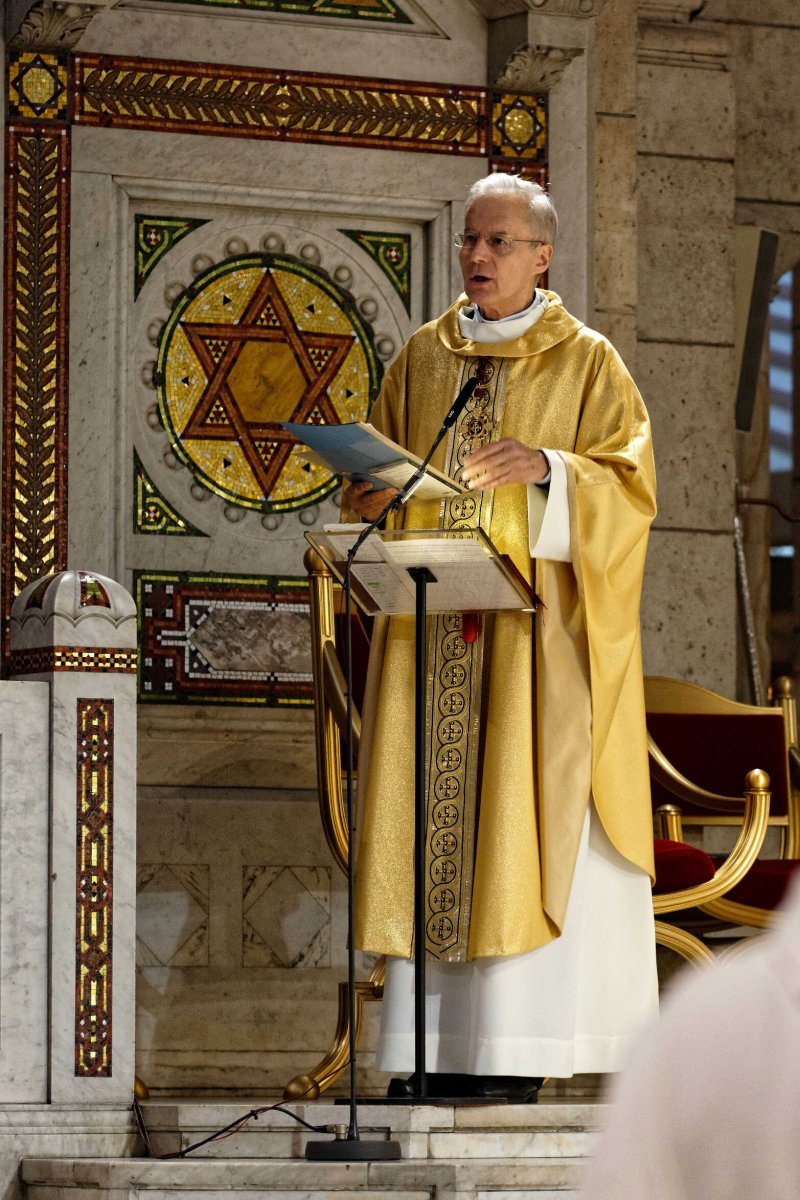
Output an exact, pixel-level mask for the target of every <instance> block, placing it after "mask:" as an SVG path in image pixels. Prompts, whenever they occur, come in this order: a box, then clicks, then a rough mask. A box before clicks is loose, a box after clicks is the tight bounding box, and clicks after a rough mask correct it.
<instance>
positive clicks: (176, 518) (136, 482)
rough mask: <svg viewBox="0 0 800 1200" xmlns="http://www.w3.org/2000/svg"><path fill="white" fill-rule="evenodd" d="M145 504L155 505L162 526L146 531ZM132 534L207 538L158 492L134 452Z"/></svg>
mask: <svg viewBox="0 0 800 1200" xmlns="http://www.w3.org/2000/svg"><path fill="white" fill-rule="evenodd" d="M146 504H157V505H158V506H159V508H160V509H161V510H162V512H163V515H164V524H163V526H162V527H159V528H157V529H152V528H150V529H148V527H147V526H146V524H145V523H144V521H143V519H142V510H143V508H144V506H145V505H146ZM133 532H134V533H137V534H140V535H142V536H143V537H202V538H204V537H208V534H207V533H203V531H202V529H198V528H197V526H196V525H193V524H192V523H191V521H187V520H186V518H185V517H182V516H181V514H180V513H179V512H178V510H177V509H176V508H175V506H174V505H172V504H170V502H169V500H167V499H165V497H164V496H163V495H162V494H161V492H160V491H159V490H158V488H157V487H156V485H155V484H154V483H153V481H152V479H151V478H150V476H149V475H148V474H147V471H146V470H145V468H144V464H143V463H142V460H141V459H140V458H139V455H138V453H137V452H136V450H134V451H133Z"/></svg>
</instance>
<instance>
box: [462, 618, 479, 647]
mask: <svg viewBox="0 0 800 1200" xmlns="http://www.w3.org/2000/svg"><path fill="white" fill-rule="evenodd" d="M480 629H481V614H480V613H479V612H465V613H462V614H461V636H462V638H463V639H464V641H465V642H477V640H478V634H479V633H480Z"/></svg>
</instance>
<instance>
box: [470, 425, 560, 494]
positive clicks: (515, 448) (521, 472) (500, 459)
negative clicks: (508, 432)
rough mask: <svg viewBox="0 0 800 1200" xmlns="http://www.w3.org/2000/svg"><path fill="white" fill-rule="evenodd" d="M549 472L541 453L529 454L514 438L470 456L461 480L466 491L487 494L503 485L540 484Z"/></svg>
mask: <svg viewBox="0 0 800 1200" xmlns="http://www.w3.org/2000/svg"><path fill="white" fill-rule="evenodd" d="M549 470H550V464H549V462H548V461H547V458H546V456H545V455H544V454H542V452H541V450H531V448H530V446H523V444H522V442H518V441H517V440H516V438H500V440H499V441H498V442H491V443H490V444H489V445H488V446H481V448H480V450H475V451H474V452H473V453H472V454H470V456H469V458H468V459H467V461H466V462H465V463H464V470H463V471H462V473H461V478H462V479H463V480H464V483H465V484H466V486H467V487H468V488H471V489H477V490H480V491H488V490H489V489H490V488H496V487H502V485H503V484H504V483H541V481H542V480H543V479H546V478H547V473H548V471H549Z"/></svg>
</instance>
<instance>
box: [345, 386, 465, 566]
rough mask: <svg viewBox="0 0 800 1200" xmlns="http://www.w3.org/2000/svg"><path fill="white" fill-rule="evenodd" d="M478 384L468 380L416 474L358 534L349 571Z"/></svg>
mask: <svg viewBox="0 0 800 1200" xmlns="http://www.w3.org/2000/svg"><path fill="white" fill-rule="evenodd" d="M477 386H478V379H477V377H476V376H473V377H472V378H471V379H468V380H467V382H466V383H465V384H464V386H463V387H462V389H461V391H460V392H459V393H458V395H457V396H456V398H455V400H454V401H453V403H452V404H451V405H450V409H449V411H448V413H447V416H446V417H445V419H444V420H443V421H442V427H441V429H440V430H439V432H438V433H437V435H436V437H435V438H434V439H433V443H432V445H431V448H430V450H429V451H428V453H427V454H426V455H425V457H424V459H423V460H422V462H421V463H420V465H419V466H418V467H417V469H416V471H415V472H414V474H413V475H412V476H411V478H410V479H409V480H408V481H407V482H406V483H404V484H403V486H402V487H401V489H400V491H399V492H398V493H397V494H396V495H395V496H392V498H391V500H390V501H389V503H388V504H387V505H386V507H385V508H384V509H383V510H382V511H381V512H380V513H379V514H378V516H377V517H376V518H375V520H374V521H370V523H369V525H365V526H364V528H363V529H362V531H361V533H360V534H359V535H358V538H357V539H356V541H355V542H354V543H353V545H352V546H351V547H350V550H349V551H348V553H347V562H348V571H349V568H350V565H351V564H352V561H353V559H354V558H355V556H356V554H357V553H358V551H359V550H360V549H361V547H362V546H363V545H364V542H365V541H366V540H367V538H368V537H369V535H370V534H371V533H372V531H373V529H377V528H378V526H379V525H380V523H381V521H384V520H385V519H386V518H387V517H388V515H389V513H391V512H394V511H395V509H397V508H399V507H400V505H401V504H402V503H403V501H404V500H405V499H406V497H407V496H408V495H409V493H410V492H412V491H413V490H414V487H415V485H416V484H417V482H418V481H419V480H420V479H421V478H422V476H423V475H424V474H425V471H426V468H427V466H428V463H429V462H430V461H431V459H432V458H433V456H434V454H435V453H436V450H437V447H438V446H439V443H440V442H441V440H442V438H443V437H444V435H445V434H446V433H447V431H448V429H450V428H451V426H453V425H455V423H456V421H457V420H458V418H459V417H460V416H461V414H462V412H463V411H464V409H465V408H466V407H467V404H468V403H469V401H470V400H471V399H472V393H473V392H474V391H475V388H476V387H477Z"/></svg>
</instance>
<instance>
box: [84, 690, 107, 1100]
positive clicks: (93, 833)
mask: <svg viewBox="0 0 800 1200" xmlns="http://www.w3.org/2000/svg"><path fill="white" fill-rule="evenodd" d="M77 718H78V736H77V743H78V744H77V849H76V859H77V861H76V868H77V878H76V884H77V891H76V911H75V955H76V962H75V1074H76V1075H91V1076H99V1075H102V1076H110V1075H111V950H112V945H111V943H112V901H113V820H114V701H113V700H78V701H77Z"/></svg>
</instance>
